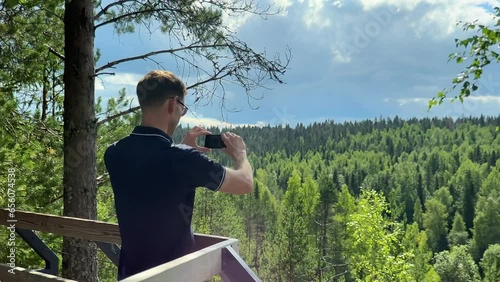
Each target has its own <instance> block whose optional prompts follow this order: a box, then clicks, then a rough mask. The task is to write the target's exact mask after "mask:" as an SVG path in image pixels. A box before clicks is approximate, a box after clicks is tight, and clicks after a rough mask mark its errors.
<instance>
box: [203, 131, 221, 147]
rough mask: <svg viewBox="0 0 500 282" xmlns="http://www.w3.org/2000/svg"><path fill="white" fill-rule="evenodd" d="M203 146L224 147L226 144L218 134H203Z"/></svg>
mask: <svg viewBox="0 0 500 282" xmlns="http://www.w3.org/2000/svg"><path fill="white" fill-rule="evenodd" d="M205 147H207V148H215V149H216V148H225V147H226V144H224V141H222V137H221V135H220V134H212V135H206V136H205Z"/></svg>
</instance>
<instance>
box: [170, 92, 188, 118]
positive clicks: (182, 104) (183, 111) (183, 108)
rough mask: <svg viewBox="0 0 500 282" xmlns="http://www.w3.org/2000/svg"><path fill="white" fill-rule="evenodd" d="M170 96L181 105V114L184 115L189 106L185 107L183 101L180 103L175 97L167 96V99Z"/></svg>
mask: <svg viewBox="0 0 500 282" xmlns="http://www.w3.org/2000/svg"><path fill="white" fill-rule="evenodd" d="M171 98H174V99H175V100H176V101H177V102H179V104H181V106H182V114H181V116H182V117H183V116H185V115H186V113H187V111H188V109H189V108H188V107H186V105H184V103H182V102H181V101H180V100H179V99H178V98H177V97H168V98H167V99H171Z"/></svg>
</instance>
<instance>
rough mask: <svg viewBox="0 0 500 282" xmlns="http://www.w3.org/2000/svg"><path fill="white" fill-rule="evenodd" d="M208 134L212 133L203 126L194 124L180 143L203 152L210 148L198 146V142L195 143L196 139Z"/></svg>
mask: <svg viewBox="0 0 500 282" xmlns="http://www.w3.org/2000/svg"><path fill="white" fill-rule="evenodd" d="M209 134H212V133H211V132H210V131H208V130H206V129H205V128H203V127H201V126H195V127H193V128H192V129H191V130H189V132H188V133H187V134H186V136H185V137H184V139H182V142H181V144H185V145H188V146H191V147H193V148H195V149H196V150H198V151H200V152H203V153H207V152H210V148H206V147H200V146H198V143H196V139H198V137H200V136H203V135H209Z"/></svg>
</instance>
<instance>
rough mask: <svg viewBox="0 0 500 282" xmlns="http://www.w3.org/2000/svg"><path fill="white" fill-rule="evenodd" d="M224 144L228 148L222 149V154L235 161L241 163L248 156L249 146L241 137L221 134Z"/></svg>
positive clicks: (229, 133) (227, 133)
mask: <svg viewBox="0 0 500 282" xmlns="http://www.w3.org/2000/svg"><path fill="white" fill-rule="evenodd" d="M221 138H222V142H224V144H226V148H222V149H221V150H222V152H224V153H226V154H227V155H228V156H230V157H231V158H232V159H233V160H235V161H241V160H242V159H245V158H246V156H247V151H246V150H247V146H246V145H245V142H243V139H241V137H240V136H238V135H236V134H234V133H231V132H224V133H223V134H221Z"/></svg>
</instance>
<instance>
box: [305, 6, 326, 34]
mask: <svg viewBox="0 0 500 282" xmlns="http://www.w3.org/2000/svg"><path fill="white" fill-rule="evenodd" d="M325 2H326V1H325V0H308V1H307V9H306V10H305V13H304V16H303V20H304V23H305V24H306V27H308V28H320V29H321V28H325V27H328V26H330V23H331V22H330V19H329V18H328V17H327V16H325V13H323V9H324V7H325Z"/></svg>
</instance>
